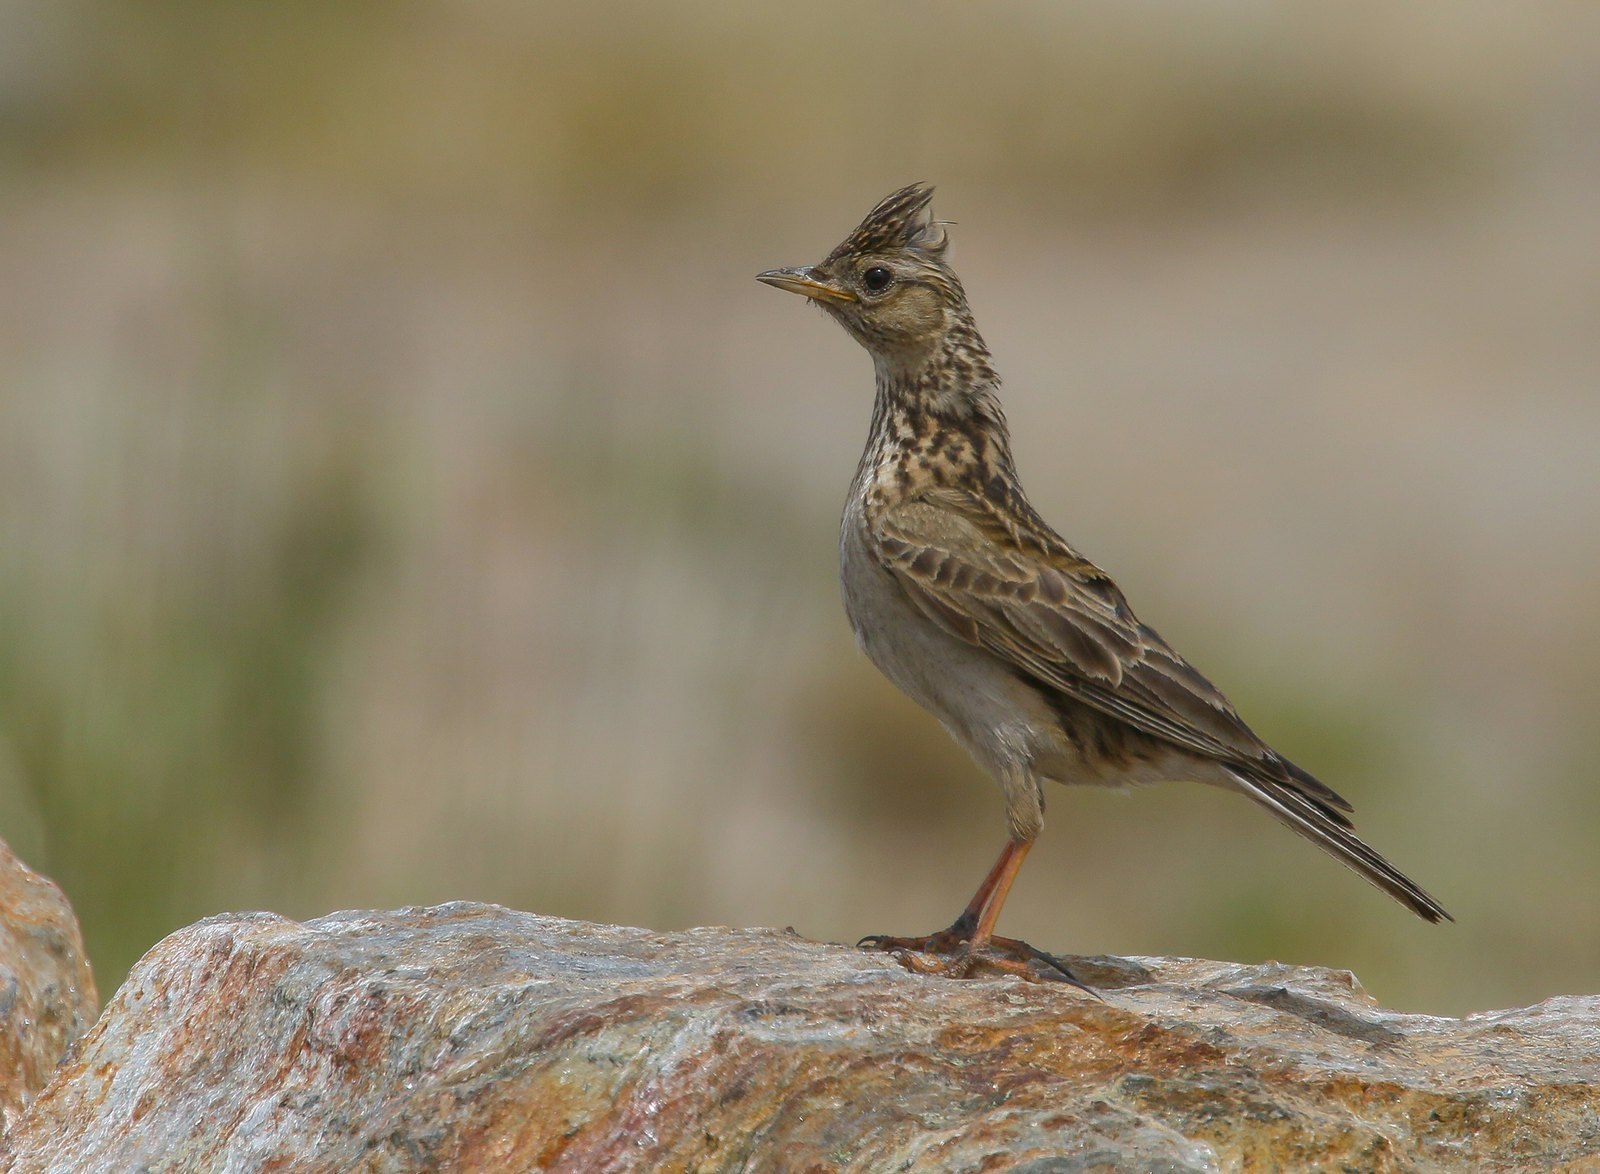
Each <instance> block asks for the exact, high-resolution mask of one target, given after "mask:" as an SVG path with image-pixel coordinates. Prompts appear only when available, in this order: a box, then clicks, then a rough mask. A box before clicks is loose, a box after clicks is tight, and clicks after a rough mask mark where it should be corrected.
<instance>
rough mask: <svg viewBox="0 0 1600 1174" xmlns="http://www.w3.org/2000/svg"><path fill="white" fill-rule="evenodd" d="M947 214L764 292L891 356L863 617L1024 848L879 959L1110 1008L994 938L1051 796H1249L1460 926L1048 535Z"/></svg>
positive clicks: (905, 209) (868, 639)
mask: <svg viewBox="0 0 1600 1174" xmlns="http://www.w3.org/2000/svg"><path fill="white" fill-rule="evenodd" d="M932 198H933V188H932V187H931V186H929V185H928V184H925V183H914V184H910V185H908V186H906V187H903V188H901V189H899V190H898V191H896V192H893V193H891V194H890V195H888V196H886V197H885V198H884V199H883V200H881V201H880V202H879V203H878V204H877V205H876V206H875V207H874V208H873V209H872V211H871V212H869V213H868V214H867V216H866V219H864V220H863V221H861V223H860V224H859V225H858V226H857V227H856V228H855V229H854V230H853V231H852V232H851V233H850V234H849V235H848V236H847V237H845V239H844V240H843V241H842V242H841V243H840V244H839V245H838V247H837V248H835V249H834V250H833V251H832V252H830V253H829V254H828V255H827V256H826V257H824V258H823V259H822V261H820V262H819V263H817V264H815V265H802V266H795V267H790V268H783V269H771V270H768V271H766V272H764V273H761V274H758V275H757V280H759V281H761V282H764V283H765V284H767V285H770V286H774V287H776V288H778V289H781V290H786V291H788V292H790V293H796V294H799V295H801V296H802V297H805V298H807V299H808V300H809V301H810V302H812V303H813V304H815V305H817V306H819V307H821V308H822V310H823V311H825V312H826V313H827V315H828V316H830V317H831V318H833V319H834V320H835V321H836V322H838V323H839V324H840V325H841V326H843V327H844V329H845V330H846V331H847V332H848V333H849V334H850V336H851V337H852V338H854V339H855V340H856V341H857V342H858V343H860V344H861V345H862V346H863V347H864V348H866V350H867V351H868V353H869V354H870V355H871V356H872V364H873V370H874V374H875V382H876V394H875V396H874V400H873V408H872V422H871V427H870V430H869V433H868V438H867V443H866V447H865V449H864V450H863V452H862V455H861V460H860V463H859V464H858V466H857V468H856V472H855V477H854V479H853V480H852V481H851V484H850V490H849V495H848V497H847V498H846V503H845V507H844V512H843V517H842V520H841V524H840V535H839V579H840V586H841V591H842V594H843V597H844V606H845V612H846V614H847V615H848V617H849V620H850V624H851V627H852V628H853V629H854V632H855V637H856V641H857V643H858V644H859V646H860V648H861V649H862V650H863V651H864V652H865V653H866V655H867V657H868V659H869V660H871V661H872V663H873V664H874V665H876V666H877V668H878V669H879V670H880V671H881V672H882V673H883V675H884V676H886V677H887V678H888V679H889V680H890V681H891V682H893V684H894V685H896V686H897V687H898V688H899V689H900V690H901V691H902V692H904V693H905V694H907V695H908V696H909V697H910V698H911V699H912V700H914V701H915V702H917V703H918V704H919V705H921V706H922V707H923V708H924V709H926V710H928V711H929V712H930V713H931V714H932V715H933V716H934V717H935V718H937V719H938V720H939V722H940V723H941V724H942V725H943V726H944V728H945V730H946V731H948V733H949V734H950V736H951V737H952V738H953V739H954V740H955V741H956V742H957V743H959V744H960V745H961V746H962V747H964V748H965V749H966V751H967V752H968V753H969V754H970V755H971V756H972V758H973V759H974V760H975V761H976V762H977V763H978V765H979V766H980V767H982V768H983V770H984V771H986V772H987V773H988V774H989V775H990V776H992V777H993V778H994V780H995V781H996V782H997V783H998V784H999V789H1000V792H1001V795H1002V796H1003V798H1004V801H1005V813H1006V822H1007V828H1008V832H1009V835H1008V838H1007V841H1006V844H1005V847H1004V848H1003V849H1002V850H1001V853H1000V855H999V858H998V859H997V860H996V861H995V864H994V866H993V867H992V868H991V869H990V870H989V873H988V875H987V876H985V877H984V879H983V883H982V884H981V885H980V886H979V887H978V891H977V892H976V893H975V894H974V895H973V898H972V900H971V901H970V902H969V903H968V904H967V906H966V908H965V909H964V910H963V911H962V913H961V915H960V916H959V917H957V918H956V920H955V922H954V923H953V924H951V925H950V926H949V928H947V929H944V930H940V931H938V932H937V933H932V934H927V935H923V936H917V937H894V936H890V935H885V934H874V935H871V936H869V937H866V938H863V939H862V940H861V942H860V943H858V945H860V946H863V947H868V948H873V949H879V950H887V951H890V952H891V953H893V954H894V956H895V957H896V958H897V959H898V960H899V961H900V962H901V963H902V964H903V965H904V966H906V967H907V968H908V969H911V970H913V971H915V972H918V973H923V974H933V975H942V976H946V977H952V978H967V977H974V976H978V975H994V974H997V973H998V974H1011V975H1015V976H1017V977H1022V978H1027V979H1029V980H1030V981H1042V980H1044V979H1056V980H1058V981H1066V982H1069V983H1071V984H1073V985H1075V986H1079V987H1083V988H1084V989H1089V988H1088V987H1087V985H1086V984H1085V983H1083V982H1081V981H1079V980H1078V979H1077V977H1076V976H1075V975H1073V973H1072V971H1071V970H1070V968H1068V967H1067V966H1066V965H1065V964H1064V963H1062V962H1060V960H1059V959H1057V958H1055V957H1054V956H1053V955H1050V954H1046V953H1045V952H1044V951H1042V950H1038V949H1036V948H1035V947H1033V946H1031V945H1029V944H1028V943H1026V942H1022V941H1019V940H1016V939H1012V938H1002V937H998V936H996V934H995V932H994V931H995V926H996V923H997V921H998V919H999V916H1000V910H1001V907H1002V906H1003V905H1004V903H1005V900H1006V897H1007V895H1008V894H1009V892H1010V891H1011V887H1012V883H1013V882H1014V881H1015V879H1016V876H1017V873H1018V870H1019V869H1020V868H1021V867H1022V863H1023V860H1024V859H1025V858H1026V857H1027V855H1028V852H1029V849H1030V848H1032V846H1033V844H1034V841H1035V840H1036V839H1037V838H1038V836H1039V834H1040V832H1041V830H1042V829H1043V827H1044V807H1045V784H1047V783H1063V784H1068V785H1105V786H1114V787H1125V786H1127V785H1130V784H1142V783H1150V782H1158V781H1192V782H1198V783H1205V784H1209V785H1212V786H1216V787H1221V788H1224V789H1226V790H1230V791H1234V792H1238V793H1240V794H1243V795H1245V796H1246V797H1248V798H1249V799H1252V800H1254V801H1255V802H1256V803H1257V804H1259V805H1260V806H1261V807H1263V808H1265V809H1266V810H1267V811H1268V812H1270V813H1271V814H1272V815H1273V816H1275V817H1276V818H1277V819H1278V820H1279V821H1281V822H1282V823H1284V824H1286V825H1288V827H1290V828H1291V829H1292V830H1294V831H1295V832H1298V833H1299V834H1300V835H1301V836H1303V837H1305V838H1306V839H1308V840H1310V841H1311V842H1312V843H1314V844H1316V845H1317V846H1318V847H1320V848H1322V849H1324V850H1325V851H1327V852H1329V853H1331V854H1332V855H1333V856H1334V857H1336V858H1337V859H1338V860H1340V861H1342V862H1343V863H1344V864H1346V865H1348V866H1349V867H1350V868H1352V869H1354V870H1355V871H1356V872H1357V873H1359V874H1360V875H1361V876H1363V877H1365V878H1366V879H1367V880H1368V881H1370V882H1372V883H1373V884H1374V885H1376V886H1377V887H1378V888H1379V889H1381V890H1382V891H1383V892H1385V893H1387V894H1389V896H1391V897H1393V898H1394V899H1395V900H1397V901H1399V902H1400V903H1401V904H1403V905H1405V906H1406V907H1407V908H1408V909H1410V910H1412V911H1413V912H1414V913H1416V914H1417V915H1419V916H1420V917H1422V918H1424V919H1425V920H1427V921H1430V922H1439V921H1444V920H1454V919H1453V918H1451V917H1450V915H1449V914H1448V913H1446V912H1445V910H1444V908H1443V906H1441V905H1440V904H1439V902H1438V901H1436V900H1435V899H1434V898H1433V897H1431V896H1429V895H1428V893H1426V892H1425V891H1423V889H1421V888H1420V887H1419V886H1418V885H1417V884H1416V883H1415V882H1414V881H1412V880H1411V879H1410V878H1409V877H1407V876H1406V875H1405V874H1403V873H1402V872H1400V870H1399V869H1397V868H1396V867H1395V866H1394V865H1393V864H1391V863H1390V862H1389V861H1388V860H1387V859H1385V858H1384V857H1383V856H1382V855H1380V854H1379V853H1378V852H1377V851H1375V850H1374V849H1373V848H1371V847H1369V846H1368V845H1367V844H1366V843H1365V842H1363V841H1362V840H1361V839H1359V838H1358V837H1357V836H1356V834H1355V832H1354V830H1353V825H1352V823H1351V821H1350V816H1349V813H1350V812H1351V811H1352V807H1351V805H1350V803H1349V802H1348V801H1347V800H1346V799H1345V798H1344V797H1343V796H1341V795H1340V794H1339V793H1338V792H1336V791H1335V790H1333V789H1332V788H1331V787H1328V786H1327V785H1325V784H1324V783H1322V782H1320V781H1318V780H1317V779H1316V778H1314V777H1313V776H1312V775H1311V774H1310V773H1308V772H1307V771H1305V770H1303V769H1301V768H1300V767H1298V766H1296V765H1295V764H1294V763H1293V762H1291V761H1289V759H1287V758H1286V757H1284V756H1283V755H1282V754H1280V753H1278V752H1277V751H1276V750H1274V749H1273V748H1272V747H1271V746H1269V745H1268V744H1267V743H1266V742H1264V741H1263V740H1262V739H1261V738H1260V737H1258V736H1257V735H1256V734H1255V732H1254V731H1252V730H1251V729H1250V727H1249V726H1248V725H1246V724H1245V722H1244V720H1243V719H1242V718H1241V717H1240V716H1239V714H1238V712H1237V711H1236V710H1235V709H1234V707H1233V705H1232V704H1231V703H1230V702H1229V701H1228V699H1227V698H1226V697H1225V696H1223V694H1222V692H1221V691H1220V690H1219V689H1218V688H1217V687H1216V686H1215V685H1213V684H1212V683H1211V682H1210V681H1209V680H1207V679H1206V678H1205V677H1204V676H1203V675H1201V673H1200V672H1199V671H1198V670H1196V669H1195V668H1194V667H1193V666H1191V665H1190V664H1189V662H1188V661H1186V660H1185V659H1184V658H1183V657H1182V656H1180V655H1179V654H1178V653H1177V652H1176V651H1174V650H1173V648H1172V647H1171V646H1170V645H1169V644H1168V643H1167V642H1166V641H1165V640H1163V639H1162V638H1161V636H1160V635H1159V634H1158V633H1157V632H1156V631H1155V629H1153V628H1151V627H1150V626H1149V625H1147V624H1145V623H1143V622H1142V621H1140V620H1139V619H1138V617H1137V616H1135V615H1134V613H1133V610H1132V609H1131V608H1130V607H1129V605H1128V602H1127V600H1126V598H1124V596H1123V593H1122V591H1121V589H1120V588H1119V587H1118V586H1117V584H1116V583H1115V582H1113V581H1112V579H1111V577H1110V576H1109V575H1107V574H1106V573H1105V572H1104V571H1102V570H1101V569H1100V568H1099V567H1097V566H1096V565H1095V564H1094V563H1092V562H1090V561H1089V560H1088V559H1087V558H1085V557H1084V556H1083V555H1081V554H1079V553H1078V551H1077V550H1076V549H1074V548H1073V547H1072V546H1071V545H1070V544H1069V543H1068V542H1067V541H1066V539H1064V538H1062V537H1061V535H1059V534H1058V533H1057V532H1056V531H1055V530H1053V529H1051V528H1050V526H1049V525H1047V524H1046V523H1045V521H1044V519H1043V518H1041V517H1040V516H1039V514H1038V512H1037V511H1036V510H1035V509H1034V507H1033V505H1032V504H1031V503H1030V502H1029V500H1028V498H1027V496H1026V494H1025V493H1024V492H1023V489H1022V484H1021V482H1020V480H1019V479H1018V476H1017V471H1016V466H1015V463H1014V462H1013V459H1012V453H1011V442H1010V435H1009V431H1008V428H1007V423H1006V417H1005V413H1004V411H1003V410H1002V408H1001V404H1000V399H999V395H998V392H999V388H1000V377H999V375H998V374H997V373H996V371H995V367H994V363H993V359H992V357H991V354H990V351H989V348H988V346H987V345H986V344H985V343H984V340H983V336H982V335H981V334H979V333H978V328H977V324H976V322H975V320H974V318H973V314H972V310H971V308H970V306H969V305H968V302H967V295H966V291H965V289H964V288H963V286H962V284H961V281H960V279H959V278H958V277H957V276H956V272H955V270H954V269H953V268H952V267H951V265H950V260H949V256H948V251H949V249H948V245H949V233H948V226H947V224H946V222H942V221H937V220H935V219H933V217H932V213H931V201H932Z"/></svg>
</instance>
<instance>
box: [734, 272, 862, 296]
mask: <svg viewBox="0 0 1600 1174" xmlns="http://www.w3.org/2000/svg"><path fill="white" fill-rule="evenodd" d="M756 280H757V281H764V282H766V283H767V284H768V285H771V286H776V287H777V288H778V289H786V290H788V291H789V292H790V293H797V294H804V295H805V296H806V297H808V298H814V299H816V300H817V301H819V302H853V301H855V300H856V295H855V294H853V293H851V292H850V291H849V290H847V289H845V288H843V287H842V286H838V285H835V284H834V283H833V282H831V281H827V280H825V279H823V278H821V277H818V276H817V271H816V270H815V269H813V268H812V267H811V266H810V265H797V266H795V267H794V268H793V269H768V270H767V271H766V272H765V273H758V274H756Z"/></svg>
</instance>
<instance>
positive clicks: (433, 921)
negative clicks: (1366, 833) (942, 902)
mask: <svg viewBox="0 0 1600 1174" xmlns="http://www.w3.org/2000/svg"><path fill="white" fill-rule="evenodd" d="M1079 969H1080V972H1081V973H1082V974H1083V975H1084V977H1086V978H1088V979H1090V981H1092V982H1094V983H1096V984H1097V985H1098V986H1099V987H1100V989H1101V990H1102V992H1103V994H1104V996H1105V997H1104V1001H1101V1000H1097V999H1094V998H1092V997H1089V996H1086V995H1084V994H1082V993H1081V992H1078V991H1075V990H1073V989H1071V988H1070V987H1066V986H1059V985H1052V986H1043V985H1032V984H1028V983H1024V982H1021V981H1018V980H1016V979H1012V978H1004V979H993V980H969V981H952V980H949V979H938V978H928V977H921V976H917V975H913V974H910V973H908V972H906V971H905V970H903V969H901V968H900V967H899V966H897V965H896V964H895V963H894V962H893V961H892V960H891V959H889V958H886V957H884V956H881V955H872V954H867V953H863V952H861V951H858V950H855V949H853V948H849V947H843V946H832V945H820V944H817V943H813V942H808V941H804V940H802V939H800V938H797V937H794V936H792V935H790V934H786V933H782V932H777V931H771V930H727V929H701V930H692V931H689V932H686V933H673V934H657V933H649V932H646V931H643V930H636V929H619V928H615V927H607V926H596V925H587V924H582V923H577V922H570V921H560V920H556V919H554V918H547V917H536V916H533V915H531V914H525V913H514V912H509V911H507V910H504V909H499V908H494V907H488V906H481V905H446V906H442V907H439V908H436V909H413V910H402V911H400V912H397V913H341V914H336V915H334V916H330V917H324V918H321V919H319V920H316V921H312V922H309V923H307V924H303V925H302V924H297V923H295V922H292V921H287V920H285V919H283V918H281V917H275V916H270V915H266V914H257V915H249V916H234V917H219V918H214V919H212V920H209V921H205V922H201V923H200V924H198V925H194V926H191V927H189V928H188V929H185V930H182V931H180V932H179V933H176V934H174V935H172V936H171V937H169V938H167V939H166V941H164V942H162V943H161V944H160V945H159V946H157V947H156V948H155V949H154V950H152V951H151V952H150V954H148V955H147V956H146V957H145V959H144V960H143V961H142V962H141V963H140V964H139V966H138V967H137V968H136V969H135V970H134V971H133V973H132V974H131V975H130V976H129V977H128V981H127V982H126V983H125V984H124V985H123V987H122V989H121V990H120V991H118V992H117V995H116V997H115V998H114V999H113V1000H112V1002H111V1004H110V1006H109V1007H108V1008H107V1010H106V1013H105V1015H104V1016H103V1017H102V1018H101V1020H100V1022H99V1023H98V1024H97V1025H96V1027H95V1028H94V1029H93V1030H92V1031H91V1032H90V1033H89V1035H87V1036H86V1037H85V1038H84V1040H83V1041H82V1043H81V1045H80V1048H79V1050H78V1052H77V1054H76V1056H74V1057H72V1058H70V1059H69V1060H68V1061H67V1062H66V1063H64V1064H63V1065H62V1066H61V1068H60V1069H58V1071H57V1073H56V1076H55V1079H54V1080H53V1081H52V1083H51V1084H50V1086H49V1087H48V1088H47V1089H46V1090H45V1091H44V1093H42V1094H41V1095H40V1096H39V1098H38V1099H37V1100H36V1101H35V1102H34V1105H33V1107H32V1110H31V1111H30V1113H29V1114H28V1116H27V1117H26V1118H25V1119H24V1120H23V1121H22V1122H21V1124H20V1125H19V1127H18V1129H17V1130H16V1132H15V1133H14V1134H13V1136H12V1138H11V1143H12V1145H13V1146H14V1152H13V1165H12V1169H13V1170H15V1171H19V1172H20V1171H38V1170H52V1171H69V1170H70V1171H77V1170H86V1169H91V1170H133V1169H142V1170H185V1171H187V1170H220V1171H256V1170H285V1169H292V1170H296V1171H320V1170H341V1171H344V1170H362V1171H402V1170H407V1171H409V1170H473V1171H495V1170H561V1171H585V1172H589V1171H609V1170H651V1171H658V1170H663V1171H674V1170H694V1171H710V1170H726V1171H735V1170H762V1171H766V1170H782V1171H789V1170H793V1171H831V1170H860V1171H892V1170H970V1171H977V1170H1001V1169H1009V1170H1026V1171H1031V1172H1032V1174H1044V1172H1045V1171H1090V1170H1094V1171H1116V1170H1139V1171H1153V1170H1163V1171H1175V1172H1176V1171H1201V1170H1303V1169H1344V1170H1360V1171H1369V1170H1370V1171H1383V1170H1407V1171H1410V1170H1474V1171H1502V1170H1503V1171H1511V1170H1516V1171H1528V1170H1552V1169H1591V1168H1597V1167H1600V1157H1597V1156H1600V1087H1597V1084H1596V1081H1597V1080H1600V997H1583V998H1557V999H1551V1000H1549V1001H1547V1002H1544V1003H1541V1004H1539V1005H1537V1006H1535V1007H1530V1008H1527V1009H1525V1010H1520V1011H1504V1012H1493V1013H1487V1014H1482V1015H1474V1016H1469V1017H1468V1018H1466V1019H1443V1018H1433V1017H1429V1016H1423V1015H1406V1014H1398V1013H1395V1012H1391V1011H1385V1010H1382V1009H1381V1008H1379V1007H1377V1006H1375V1005H1374V1004H1373V1002H1372V1001H1371V1000H1370V999H1369V998H1368V997H1367V996H1366V995H1365V994H1364V993H1363V992H1362V991H1361V989H1360V987H1359V986H1357V985H1356V983H1355V981H1354V980H1353V979H1352V978H1351V977H1350V975H1348V974H1344V973H1340V972H1332V971H1323V970H1305V969H1295V968H1290V967H1285V966H1279V965H1275V964H1269V965H1264V966H1236V965H1225V964H1221V963H1215V962H1195V961H1185V960H1176V959H1138V960H1136V961H1126V960H1125V961H1116V962H1113V961H1109V960H1098V961H1097V960H1083V962H1082V963H1081V964H1080V966H1079ZM1589 1163H1594V1165H1590V1164H1589Z"/></svg>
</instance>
